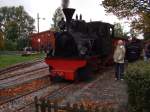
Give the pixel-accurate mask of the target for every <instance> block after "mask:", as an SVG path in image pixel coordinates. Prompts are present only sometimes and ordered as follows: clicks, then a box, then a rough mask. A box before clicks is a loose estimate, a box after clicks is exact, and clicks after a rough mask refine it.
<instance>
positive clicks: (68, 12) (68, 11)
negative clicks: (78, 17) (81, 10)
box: [63, 8, 75, 23]
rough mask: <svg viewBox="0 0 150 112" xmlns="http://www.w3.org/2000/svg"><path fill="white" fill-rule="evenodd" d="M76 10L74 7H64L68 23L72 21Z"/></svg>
mask: <svg viewBox="0 0 150 112" xmlns="http://www.w3.org/2000/svg"><path fill="white" fill-rule="evenodd" d="M74 12H75V9H73V8H64V9H63V13H64V15H65V17H66V22H67V23H70V21H71V19H72V16H73V14H74Z"/></svg>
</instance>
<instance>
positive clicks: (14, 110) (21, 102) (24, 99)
mask: <svg viewBox="0 0 150 112" xmlns="http://www.w3.org/2000/svg"><path fill="white" fill-rule="evenodd" d="M67 86H70V83H69V84H68V83H61V85H59V84H53V85H51V84H50V85H47V86H45V87H43V88H40V89H38V90H35V91H32V92H29V93H26V94H24V95H20V96H18V97H14V98H12V99H9V100H7V101H5V102H3V103H1V104H0V112H18V111H19V110H22V109H23V108H25V107H26V106H29V105H31V104H33V103H34V97H35V96H39V97H42V96H44V97H46V96H49V95H50V94H53V93H56V92H58V91H59V90H62V89H65V88H66V87H67Z"/></svg>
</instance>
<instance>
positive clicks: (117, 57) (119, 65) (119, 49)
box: [113, 40, 126, 80]
mask: <svg viewBox="0 0 150 112" xmlns="http://www.w3.org/2000/svg"><path fill="white" fill-rule="evenodd" d="M125 52H126V50H125V46H124V42H123V41H122V40H119V41H118V42H117V46H116V49H115V51H114V56H113V58H114V62H115V75H116V79H117V80H123V76H124V58H125Z"/></svg>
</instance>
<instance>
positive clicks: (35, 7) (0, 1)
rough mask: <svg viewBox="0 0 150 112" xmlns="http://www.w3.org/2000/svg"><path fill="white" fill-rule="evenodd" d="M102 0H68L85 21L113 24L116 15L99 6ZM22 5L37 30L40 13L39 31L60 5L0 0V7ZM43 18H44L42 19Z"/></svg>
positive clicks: (57, 1)
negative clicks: (107, 12)
mask: <svg viewBox="0 0 150 112" xmlns="http://www.w3.org/2000/svg"><path fill="white" fill-rule="evenodd" d="M101 2H102V0H70V5H69V7H70V8H75V9H76V12H75V14H74V17H73V18H75V15H76V14H82V15H83V19H84V20H86V21H90V19H91V20H92V21H103V22H108V23H111V24H113V23H114V22H120V23H121V24H122V23H123V22H124V21H120V20H118V19H117V17H115V16H113V15H112V14H106V12H105V10H104V8H103V7H102V6H100V4H101ZM19 5H23V6H24V8H25V10H26V11H27V12H28V13H29V14H30V16H32V17H33V18H34V19H35V20H36V21H35V26H36V30H37V13H39V15H40V18H41V19H40V31H45V30H49V29H50V27H51V24H52V23H53V21H52V17H53V14H54V12H55V10H56V9H57V8H58V7H60V5H61V0H0V7H2V6H19ZM43 18H45V20H43ZM124 27H125V30H126V31H127V30H129V27H128V25H127V24H124Z"/></svg>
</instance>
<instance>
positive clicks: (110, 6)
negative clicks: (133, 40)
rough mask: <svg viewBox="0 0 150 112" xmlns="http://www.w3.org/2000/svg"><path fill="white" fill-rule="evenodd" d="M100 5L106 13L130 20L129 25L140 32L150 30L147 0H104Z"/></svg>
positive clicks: (149, 2)
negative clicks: (130, 23)
mask: <svg viewBox="0 0 150 112" xmlns="http://www.w3.org/2000/svg"><path fill="white" fill-rule="evenodd" d="M102 5H103V6H104V8H105V9H106V12H107V13H113V14H114V15H116V16H117V17H119V18H126V19H129V20H130V21H131V22H132V25H131V27H132V28H133V29H134V31H138V32H140V33H147V32H150V1H149V0H104V1H103V2H102Z"/></svg>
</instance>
